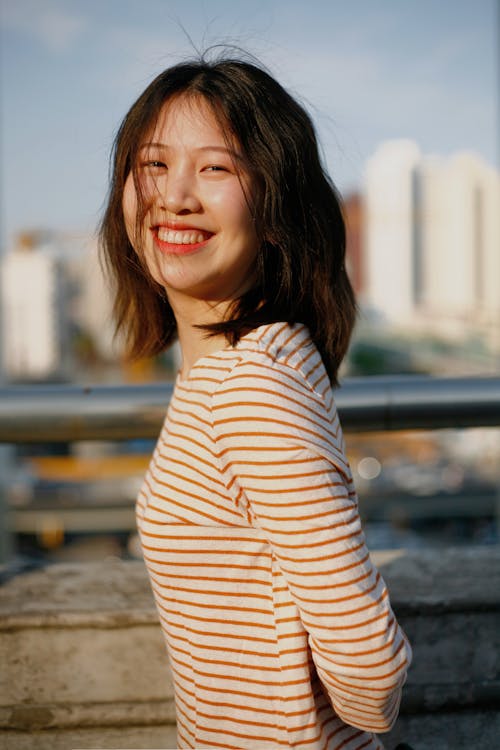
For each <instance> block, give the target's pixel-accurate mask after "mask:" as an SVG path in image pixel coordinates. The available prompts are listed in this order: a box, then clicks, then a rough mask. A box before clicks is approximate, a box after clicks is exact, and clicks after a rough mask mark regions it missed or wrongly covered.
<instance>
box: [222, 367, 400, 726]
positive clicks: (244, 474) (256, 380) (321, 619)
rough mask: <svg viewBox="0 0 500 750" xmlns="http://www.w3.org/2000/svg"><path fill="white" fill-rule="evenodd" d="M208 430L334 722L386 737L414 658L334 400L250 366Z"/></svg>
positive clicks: (235, 375)
mask: <svg viewBox="0 0 500 750" xmlns="http://www.w3.org/2000/svg"><path fill="white" fill-rule="evenodd" d="M212 420H213V430H214V435H215V439H216V445H217V454H218V460H219V463H220V467H221V472H222V476H223V477H224V481H225V484H226V487H227V489H228V491H230V492H231V494H232V496H233V498H234V502H235V504H236V505H237V506H238V507H240V508H241V509H243V511H244V512H245V513H246V515H247V518H248V521H249V523H251V525H252V526H254V527H255V528H257V529H259V530H260V531H261V532H262V534H263V535H264V536H265V538H266V539H267V541H268V543H269V545H270V547H271V550H272V555H273V557H274V559H275V560H276V562H277V565H278V567H279V571H280V573H281V574H282V576H283V580H284V582H285V585H286V587H288V589H289V592H290V596H291V598H292V600H293V602H294V604H295V605H296V607H297V610H298V612H299V615H300V619H301V621H302V623H303V626H304V628H305V630H306V631H307V634H308V642H309V647H310V651H311V655H312V659H313V661H314V665H315V668H316V671H317V674H318V676H319V678H320V680H321V682H322V685H323V689H324V690H325V692H326V693H327V695H328V697H329V700H330V701H331V704H332V706H333V708H334V710H335V712H336V713H337V715H338V716H339V717H340V718H341V719H342V720H343V721H344V722H345V723H347V724H350V725H351V726H355V727H359V728H360V729H363V730H366V731H369V732H375V733H377V732H385V731H388V730H389V729H390V728H391V726H392V724H393V723H394V721H395V718H396V716H397V713H398V709H399V702H400V697H401V688H402V685H403V683H404V681H405V678H406V671H407V668H408V665H409V662H410V660H411V649H410V647H409V644H408V642H407V640H406V638H405V636H404V634H403V632H402V630H401V629H400V627H399V625H398V623H397V621H396V618H395V616H394V613H393V612H392V609H391V607H390V603H389V598H388V593H387V589H386V586H385V584H384V581H383V579H382V577H381V575H380V573H379V572H378V571H377V569H376V568H375V567H374V566H373V564H372V562H371V560H370V557H369V554H368V551H367V548H366V545H365V541H364V536H363V532H362V529H361V525H360V519H359V514H358V507H357V498H356V494H355V490H354V487H353V484H352V480H351V475H350V470H349V466H348V463H347V460H346V458H345V455H344V451H343V439H342V434H341V429H340V425H339V421H338V418H337V414H336V411H335V406H334V403H333V399H332V397H331V393H330V391H329V390H328V392H326V391H324V392H323V393H319V392H318V391H317V390H315V389H314V388H313V387H311V384H310V383H309V382H307V381H306V380H305V379H304V377H303V376H302V374H301V373H300V372H297V370H295V369H293V368H292V367H289V366H288V365H287V364H286V363H285V364H276V363H275V364H273V365H267V364H266V360H265V358H260V359H259V357H257V358H256V359H255V360H254V361H253V362H248V361H247V362H243V363H242V364H240V365H237V366H235V367H234V368H233V370H232V372H231V373H230V375H229V376H228V377H227V378H226V379H225V380H224V381H223V383H222V384H221V385H220V387H219V388H218V389H217V392H216V393H215V394H214V398H213V407H212Z"/></svg>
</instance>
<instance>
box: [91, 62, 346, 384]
mask: <svg viewBox="0 0 500 750" xmlns="http://www.w3.org/2000/svg"><path fill="white" fill-rule="evenodd" d="M178 95H183V96H194V97H202V98H203V99H204V100H205V102H207V103H208V104H209V106H210V107H211V108H212V110H213V112H214V114H215V116H216V117H217V119H218V122H219V123H220V124H221V127H222V128H223V131H224V133H225V135H226V136H227V137H228V138H233V139H234V138H236V140H237V141H238V143H239V145H240V147H241V152H242V154H243V157H244V160H245V162H246V164H247V166H248V170H249V171H250V172H251V173H252V175H253V176H254V177H255V178H256V184H257V185H258V186H259V187H258V195H257V196H256V200H255V201H253V202H252V211H253V212H254V217H255V221H256V227H257V233H258V238H259V244H260V247H259V251H258V256H257V268H256V281H255V284H254V286H253V287H252V288H251V289H250V290H249V291H247V292H246V293H244V294H243V295H242V296H241V297H240V298H239V299H237V300H235V301H234V303H233V304H232V306H231V307H230V310H229V315H228V318H227V319H226V320H225V321H223V322H220V323H216V324H213V325H207V326H204V328H206V330H207V335H214V334H220V333H223V334H224V335H225V336H226V338H227V340H228V342H229V343H230V344H231V345H233V346H234V345H235V344H236V343H237V341H238V340H239V338H240V337H241V336H242V335H243V334H244V333H246V332H248V331H249V330H252V329H253V328H256V327H257V326H259V325H262V324H265V323H272V322H278V321H286V322H289V323H291V324H294V323H303V324H305V325H307V326H308V328H309V331H310V333H311V336H312V339H313V340H314V342H315V344H316V346H317V347H318V350H319V352H320V354H321V356H322V359H323V362H324V364H325V367H326V369H327V371H328V374H329V376H330V379H331V381H332V384H333V385H337V372H338V368H339V365H340V363H341V361H342V359H343V357H344V355H345V353H346V350H347V347H348V344H349V339H350V336H351V332H352V328H353V325H354V321H355V315H356V304H355V300H354V294H353V290H352V287H351V284H350V282H349V278H348V276H347V273H346V269H345V226H344V220H343V217H342V210H341V203H340V199H339V196H338V194H337V191H336V189H335V187H334V185H333V183H332V181H331V180H330V178H329V176H328V175H327V174H326V172H325V170H324V169H323V167H322V164H321V159H320V156H319V150H318V143H317V139H316V134H315V130H314V126H313V124H312V122H311V119H310V117H309V115H308V114H307V113H306V111H305V110H304V108H303V107H302V106H301V105H300V104H299V103H298V102H297V101H296V100H295V99H294V98H293V97H292V96H291V95H290V94H289V93H288V92H287V91H285V89H284V88H283V87H282V86H281V85H280V84H279V83H278V82H277V81H276V80H274V78H273V77H272V76H271V75H269V74H268V73H267V72H266V71H265V70H263V69H261V68H260V67H258V66H257V65H255V64H253V63H250V62H247V61H242V60H238V59H226V58H222V59H218V60H215V61H206V60H204V59H201V60H195V61H190V62H184V63H181V64H179V65H176V66H174V67H171V68H168V69H167V70H165V71H164V72H163V73H161V74H160V75H159V76H158V77H157V78H155V80H154V81H153V82H152V83H151V84H150V85H149V86H148V87H147V88H146V90H145V91H144V93H143V94H142V95H141V96H140V97H139V99H138V100H137V101H136V102H135V104H134V105H133V106H132V107H131V109H130V110H129V112H128V114H127V115H126V116H125V119H124V120H123V122H122V124H121V126H120V128H119V130H118V133H117V136H116V139H115V142H114V148H113V154H112V167H111V184H110V190H109V195H108V201H107V207H106V210H105V214H104V217H103V220H102V223H101V226H100V246H101V254H102V257H103V260H104V264H105V267H106V269H107V271H108V274H109V276H110V278H111V280H112V282H113V287H114V313H115V320H116V327H117V331H120V332H122V333H124V334H125V341H126V344H127V353H128V355H129V356H131V357H140V356H151V355H154V354H157V353H159V352H161V351H163V350H164V349H165V348H166V347H168V346H169V344H171V343H172V342H173V341H174V340H175V338H176V333H177V331H176V323H175V318H174V315H173V312H172V309H171V307H170V305H169V303H168V300H167V297H166V294H165V290H164V289H163V288H162V287H161V286H160V285H159V284H157V283H156V282H155V281H154V280H153V279H152V278H151V276H150V274H149V272H148V270H147V268H146V265H145V263H144V262H143V261H142V260H141V258H140V257H139V255H138V254H137V253H136V252H135V250H134V249H133V247H132V245H131V243H130V241H129V239H128V236H127V232H126V228H125V222H124V216H123V209H122V197H123V190H124V186H125V181H126V179H127V176H128V175H129V173H130V172H131V171H133V170H134V168H135V166H136V163H137V156H138V150H139V148H140V146H141V143H142V142H143V139H144V137H145V136H146V135H147V134H148V133H149V132H150V131H151V129H152V128H154V125H155V123H156V120H157V118H158V115H159V113H160V110H161V109H162V108H163V106H164V105H165V103H166V102H168V100H170V99H171V98H172V97H176V96H178ZM136 184H137V182H136Z"/></svg>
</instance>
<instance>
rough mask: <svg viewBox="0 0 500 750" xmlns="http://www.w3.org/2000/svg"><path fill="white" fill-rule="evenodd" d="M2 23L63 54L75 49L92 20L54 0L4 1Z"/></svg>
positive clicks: (5, 28) (53, 51)
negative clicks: (78, 38) (79, 38)
mask: <svg viewBox="0 0 500 750" xmlns="http://www.w3.org/2000/svg"><path fill="white" fill-rule="evenodd" d="M1 25H2V28H3V29H4V30H5V31H14V32H17V33H21V34H25V35H27V36H29V37H31V38H35V39H37V40H38V41H39V42H41V44H42V45H43V46H44V47H45V48H46V49H47V50H48V51H49V52H52V53H56V54H61V53H64V52H66V51H67V50H69V49H71V47H72V46H73V44H74V42H75V40H76V39H77V37H78V36H80V35H81V34H82V33H83V32H84V31H85V30H86V28H87V26H88V21H87V19H86V18H85V17H84V16H83V15H82V14H81V13H74V12H71V11H70V10H68V9H67V8H64V7H62V6H60V5H59V4H58V3H57V2H53V0H43V2H40V0H10V2H7V3H5V4H4V7H3V10H2V16H1Z"/></svg>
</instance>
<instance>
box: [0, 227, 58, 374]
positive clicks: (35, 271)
mask: <svg viewBox="0 0 500 750" xmlns="http://www.w3.org/2000/svg"><path fill="white" fill-rule="evenodd" d="M65 282H66V280H65V277H64V273H63V269H62V267H61V264H60V262H59V261H58V259H57V258H56V257H54V255H51V254H49V253H44V252H39V251H38V250H37V249H36V246H35V245H34V244H30V243H29V242H28V240H27V238H26V237H25V238H23V240H22V241H21V243H20V245H19V246H18V247H17V248H16V249H15V250H14V251H12V252H9V253H8V254H7V255H6V256H4V258H3V259H2V263H1V267H0V294H1V302H2V315H1V325H2V337H1V340H2V362H3V370H4V374H5V376H6V377H7V378H8V379H11V380H47V379H60V378H62V377H64V375H65V367H66V352H67V340H68V328H67V318H66V317H65V316H64V314H63V311H64V307H65V298H66V294H67V285H66V283H65Z"/></svg>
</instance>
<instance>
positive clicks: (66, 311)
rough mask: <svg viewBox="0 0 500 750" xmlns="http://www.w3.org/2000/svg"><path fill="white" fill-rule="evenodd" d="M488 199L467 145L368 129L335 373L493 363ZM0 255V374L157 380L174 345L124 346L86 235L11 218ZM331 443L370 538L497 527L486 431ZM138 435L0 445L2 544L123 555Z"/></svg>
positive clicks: (498, 502) (444, 539) (498, 269)
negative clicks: (342, 349) (442, 147)
mask: <svg viewBox="0 0 500 750" xmlns="http://www.w3.org/2000/svg"><path fill="white" fill-rule="evenodd" d="M499 206H500V176H499V174H498V171H497V170H495V169H494V168H493V167H491V166H489V165H488V164H487V163H486V162H484V161H483V160H482V159H481V158H480V157H478V156H476V155H474V154H473V153H465V152H464V153H457V154H454V155H452V156H451V157H448V158H440V157H438V156H430V155H424V154H422V153H421V152H420V150H419V148H418V146H417V144H416V143H414V142H412V141H408V140H395V141H388V142H385V143H383V144H381V145H380V147H379V148H378V149H377V151H376V152H375V153H374V154H373V156H372V157H371V158H370V160H369V162H368V164H367V166H366V179H365V183H364V186H363V189H362V191H361V192H360V193H359V194H351V195H348V196H346V197H345V216H346V221H347V230H348V242H347V256H348V267H349V272H350V276H351V279H352V282H353V285H354V287H355V290H356V293H357V296H358V300H359V304H360V316H359V321H358V325H357V327H356V331H355V335H354V337H353V341H352V345H351V348H350V351H349V354H348V357H347V359H346V362H345V364H344V366H343V370H342V376H343V377H346V376H355V375H356V376H357V375H363V376H370V375H377V374H388V373H391V374H409V373H415V374H431V375H467V374H471V375H472V374H483V375H487V374H490V375H491V374H497V375H498V374H499V370H500V217H499ZM0 262H1V266H0V303H1V332H0V344H1V346H0V383H1V382H3V384H4V385H6V384H40V383H81V384H88V383H94V384H97V383H131V382H132V383H133V382H136V383H137V382H151V381H158V380H161V381H165V380H172V379H173V377H174V375H175V372H176V369H177V364H178V356H177V352H176V350H175V348H174V350H172V351H170V352H167V353H166V354H164V355H161V356H159V357H157V358H155V359H152V360H143V361H140V362H137V363H134V364H129V363H126V362H125V360H124V358H123V356H122V348H121V345H120V342H119V341H117V340H115V339H114V337H113V325H112V320H111V298H110V293H109V291H108V289H107V287H106V284H105V281H104V279H103V275H102V272H101V267H100V264H99V257H98V250H97V241H96V238H95V237H88V236H80V235H78V234H68V233H61V232H59V231H57V230H51V229H47V228H42V229H26V231H24V232H23V233H22V234H21V235H20V236H18V237H17V239H16V241H15V244H14V246H13V247H9V248H6V252H4V254H3V256H1V258H0ZM347 447H348V453H349V458H350V460H351V463H352V466H353V471H354V474H355V479H356V483H357V487H358V490H359V494H360V506H361V511H362V515H363V516H364V519H365V525H366V531H367V536H368V541H369V544H370V545H371V546H372V547H373V548H377V547H386V548H387V547H394V546H417V547H418V546H425V545H429V544H432V545H435V544H443V543H453V544H462V543H480V544H492V543H498V540H499V528H498V525H499V513H500V472H499V469H498V465H499V459H500V431H499V430H494V429H484V430H480V429H477V430H476V429H474V430H467V431H462V432H456V431H455V432H451V431H436V432H433V433H417V432H414V433H408V434H397V435H389V434H383V435H380V434H379V435H370V436H368V435H366V436H359V435H357V436H356V435H348V436H347ZM151 449H152V444H151V443H150V442H147V441H144V442H135V443H122V444H114V445H113V444H101V443H99V444H98V443H75V444H71V445H58V446H57V445H52V446H50V445H43V446H42V445H36V444H32V445H25V446H22V447H20V448H16V449H14V448H13V447H9V448H7V449H4V453H3V454H2V455H3V458H2V459H1V460H2V461H3V464H4V467H3V470H2V474H3V491H4V493H5V497H6V502H7V518H8V523H9V525H10V531H11V532H12V536H11V540H10V555H11V557H12V556H16V555H17V556H18V557H21V558H23V559H28V560H35V561H36V560H39V559H43V560H46V559H49V560H53V559H83V558H88V557H98V558H99V557H102V556H109V555H113V556H136V555H138V554H139V553H138V549H137V540H136V537H135V533H134V514H133V504H134V499H135V495H136V493H137V490H138V486H139V483H140V481H141V478H142V475H143V473H144V471H145V468H146V466H147V463H148V460H149V454H150V452H151ZM0 458H1V457H0ZM0 481H1V480H0ZM0 491H1V488H0Z"/></svg>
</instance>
